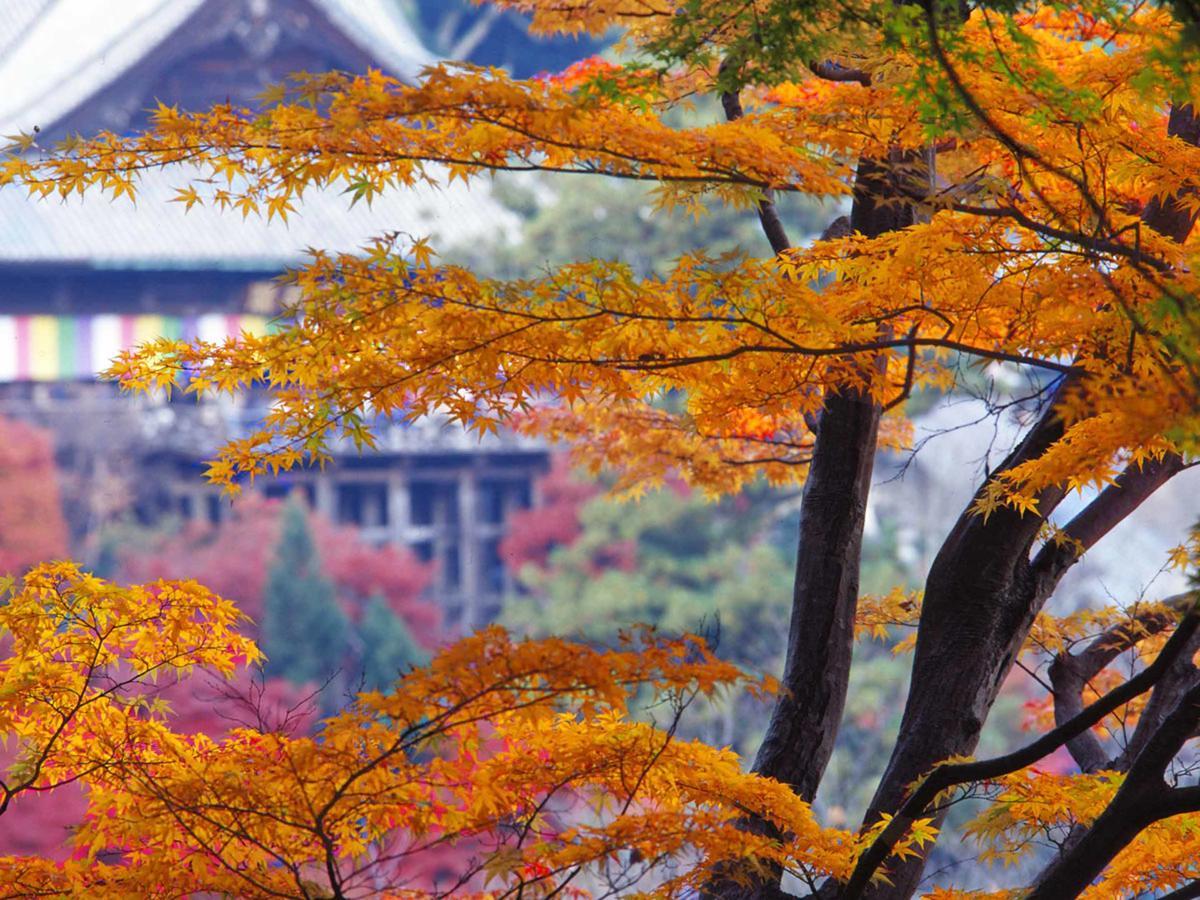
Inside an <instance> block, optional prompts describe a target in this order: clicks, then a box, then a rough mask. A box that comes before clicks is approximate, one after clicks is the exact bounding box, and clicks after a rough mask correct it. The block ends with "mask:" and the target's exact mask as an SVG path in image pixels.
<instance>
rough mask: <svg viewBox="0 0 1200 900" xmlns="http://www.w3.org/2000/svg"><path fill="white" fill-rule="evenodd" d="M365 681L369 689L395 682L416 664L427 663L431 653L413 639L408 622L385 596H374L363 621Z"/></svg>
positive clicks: (363, 673)
mask: <svg viewBox="0 0 1200 900" xmlns="http://www.w3.org/2000/svg"><path fill="white" fill-rule="evenodd" d="M359 635H360V640H361V642H362V684H363V688H364V689H366V690H368V691H374V690H381V689H384V688H386V687H388V686H389V685H391V684H392V682H394V681H395V680H396V679H397V678H398V677H399V676H400V675H401V674H402V673H403V672H406V671H407V670H408V669H409V668H410V667H412V666H419V665H424V664H425V663H426V662H428V661H429V654H428V653H427V652H426V651H425V650H424V649H423V648H422V647H421V646H420V645H419V644H418V643H417V642H416V640H414V639H413V636H412V632H411V631H409V628H408V625H407V623H405V621H404V619H403V618H401V617H400V616H398V615H396V614H395V613H394V612H392V610H391V608H390V607H388V605H387V602H386V601H385V600H384V599H383V598H382V597H372V598H371V601H370V602H369V603H368V604H367V608H366V609H365V610H364V611H363V616H362V621H361V622H360V623H359Z"/></svg>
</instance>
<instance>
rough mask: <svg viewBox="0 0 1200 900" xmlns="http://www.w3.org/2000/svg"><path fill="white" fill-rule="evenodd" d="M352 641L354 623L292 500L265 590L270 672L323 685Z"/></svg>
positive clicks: (265, 646)
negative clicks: (322, 566) (328, 576)
mask: <svg viewBox="0 0 1200 900" xmlns="http://www.w3.org/2000/svg"><path fill="white" fill-rule="evenodd" d="M348 637H349V622H348V621H347V619H346V615H345V613H344V612H343V611H342V609H341V607H340V606H339V605H338V602H337V595H336V592H335V590H334V586H333V583H332V582H331V581H330V580H329V579H328V578H326V577H325V575H324V573H323V572H322V570H321V563H320V559H319V557H318V555H317V548H316V546H315V545H314V543H313V538H312V532H311V531H310V530H309V527H308V518H307V516H306V515H305V512H304V508H303V506H302V505H301V504H300V503H299V502H297V501H292V502H290V503H289V504H288V507H287V509H286V510H285V511H284V515H283V527H282V531H281V533H280V537H279V544H278V546H277V548H276V550H275V561H274V563H272V565H271V570H270V572H269V573H268V575H267V585H266V589H265V590H264V592H263V621H262V635H261V639H260V644H261V646H262V649H263V651H264V652H265V653H266V655H267V663H266V674H267V675H268V676H270V677H279V678H286V679H287V680H288V681H291V682H293V683H295V684H302V683H305V682H317V683H320V682H323V681H325V680H326V679H328V678H329V677H330V676H331V675H332V674H334V673H335V672H336V671H337V669H338V667H339V666H340V665H341V664H342V661H343V659H344V657H345V653H346V645H347V640H348Z"/></svg>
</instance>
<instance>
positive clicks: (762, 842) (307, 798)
mask: <svg viewBox="0 0 1200 900" xmlns="http://www.w3.org/2000/svg"><path fill="white" fill-rule="evenodd" d="M240 618H241V617H240V615H239V613H238V612H237V611H236V609H234V607H233V606H232V605H231V604H230V603H228V602H227V601H225V600H223V599H221V598H219V597H216V596H214V595H212V594H211V593H209V592H208V591H206V590H205V589H203V588H201V587H199V586H198V585H196V584H194V583H170V582H159V583H157V584H154V585H149V586H144V587H131V588H122V587H117V586H114V585H111V584H107V583H105V582H102V581H100V580H99V579H96V578H94V577H92V576H90V575H88V574H86V573H84V572H81V571H80V570H79V569H78V568H76V567H74V566H73V565H70V564H66V563H60V564H53V565H45V566H42V567H39V568H37V569H35V570H34V571H32V572H31V573H30V574H29V575H28V576H26V578H25V579H24V580H23V582H22V583H21V584H20V585H19V586H12V585H10V587H9V589H8V595H7V602H6V603H5V604H4V605H3V606H0V626H2V627H3V628H4V629H5V632H6V633H7V634H8V635H9V638H8V640H9V641H10V645H9V649H8V655H7V656H6V657H5V658H4V660H3V661H2V662H0V732H2V733H3V734H4V736H5V738H6V740H8V741H9V742H15V745H16V747H17V748H18V750H19V754H18V759H17V762H16V763H15V764H14V765H13V766H12V767H10V769H9V771H8V772H7V773H6V774H5V777H4V780H3V783H4V790H5V799H4V806H3V808H7V806H8V801H9V800H10V799H11V798H13V797H15V796H17V795H19V794H20V793H21V792H22V791H26V790H29V791H53V790H54V789H55V787H56V786H59V785H63V784H67V783H71V782H80V783H82V784H83V785H84V787H85V790H86V794H87V798H88V816H87V819H86V820H85V821H84V822H82V823H81V824H80V826H79V828H78V829H77V831H76V832H75V834H74V836H73V839H72V840H73V844H74V846H75V848H76V853H75V855H74V856H73V857H72V858H71V859H69V860H67V861H65V862H53V861H49V860H44V859H36V858H12V857H10V858H2V859H0V879H3V883H4V884H5V885H7V886H8V888H6V889H11V890H13V891H17V892H20V891H25V892H29V893H38V894H41V893H54V892H65V893H68V894H71V895H77V896H105V897H139V898H143V897H159V896H162V897H166V896H172V897H174V896H180V895H184V894H189V893H193V892H197V893H203V892H216V893H228V894H233V895H236V896H245V897H256V896H263V897H265V896H296V897H306V896H313V895H323V894H324V893H329V892H331V891H332V892H334V893H336V895H337V896H356V895H358V894H359V893H361V892H363V891H368V892H371V893H372V895H376V896H396V897H400V896H432V895H438V894H447V893H454V894H455V895H465V894H478V895H480V896H505V895H508V894H510V893H515V892H521V893H522V894H523V895H525V896H537V895H541V894H550V893H553V892H559V891H568V892H569V891H575V892H577V893H587V891H588V890H589V889H590V890H594V891H601V892H604V891H609V890H614V889H615V890H634V889H638V890H646V891H649V892H650V893H652V894H654V895H655V896H664V897H667V896H678V895H680V894H681V893H683V892H685V891H687V890H690V889H695V888H696V887H698V886H699V885H700V884H701V883H703V882H704V880H705V879H706V878H708V877H711V875H712V873H713V872H714V871H715V870H717V869H718V867H726V868H722V869H721V871H728V868H727V867H728V865H729V864H730V863H733V862H738V863H746V862H747V861H749V862H751V863H755V862H757V863H761V864H775V865H783V866H784V867H786V868H788V869H791V870H793V871H796V872H798V873H801V874H804V875H806V876H808V877H820V876H823V875H833V876H835V877H845V876H846V874H848V872H849V869H850V867H851V866H852V864H853V860H854V857H855V854H856V853H857V851H858V849H859V848H860V847H861V846H862V840H863V839H862V838H859V837H856V836H854V835H852V834H850V833H847V832H843V831H837V830H833V829H827V828H822V827H820V826H819V825H818V824H817V823H816V821H815V820H814V818H813V815H812V812H811V810H810V809H809V807H808V805H807V804H805V803H803V802H802V801H800V800H799V799H798V798H797V797H796V796H795V795H794V794H793V793H792V792H791V791H790V790H789V789H788V788H787V787H786V786H784V785H781V784H778V783H776V782H773V781H771V780H769V779H763V778H759V777H757V776H753V775H748V774H745V773H744V772H743V771H742V769H741V767H740V765H739V761H738V759H737V757H736V756H735V755H734V754H732V753H731V752H729V751H727V750H720V749H715V748H712V747H708V746H706V745H704V744H701V743H698V742H689V741H683V740H680V739H677V738H676V737H675V736H674V724H675V718H674V717H675V715H676V714H677V712H678V711H679V709H680V708H682V707H683V706H685V705H686V703H687V702H688V700H689V699H690V698H692V697H694V696H696V695H700V694H704V695H710V694H712V693H713V692H714V691H717V690H719V689H721V688H723V687H726V686H730V685H733V684H735V683H738V682H744V681H745V678H744V676H743V675H742V674H741V673H740V672H739V671H738V670H737V669H736V668H735V667H733V666H731V665H729V664H726V663H723V662H721V661H719V660H717V659H716V658H714V657H713V656H712V655H711V654H710V653H709V652H708V651H707V649H705V647H704V646H703V643H702V642H701V641H699V640H698V639H694V638H682V639H677V640H665V639H662V638H660V637H658V636H657V635H655V634H653V633H652V632H646V631H642V632H637V633H635V634H631V635H629V636H627V637H626V638H624V639H623V642H622V644H621V645H620V646H618V647H616V648H615V649H596V648H593V647H589V646H584V645H579V644H573V643H570V642H566V641H561V640H555V639H550V640H543V641H536V642H520V643H519V642H514V641H512V640H510V639H509V637H508V636H507V635H506V634H505V633H504V632H503V631H501V630H499V629H496V628H492V629H488V630H485V631H482V632H479V633H477V634H475V635H473V636H471V637H469V638H466V639H464V640H462V641H460V642H458V643H457V644H455V645H453V646H450V647H448V648H446V649H445V650H444V651H442V652H441V653H440V654H439V655H438V656H437V657H436V658H435V659H434V660H433V662H432V663H431V664H430V665H429V666H427V667H425V668H423V669H418V670H414V671H412V672H410V673H409V674H407V675H406V676H404V677H403V678H402V679H401V680H400V681H398V682H397V684H396V685H395V687H394V689H392V690H391V691H389V692H384V693H365V694H362V695H360V696H359V697H358V698H357V699H356V700H355V701H354V702H353V703H352V704H351V705H350V706H348V707H347V708H346V709H345V710H344V711H342V712H341V713H339V714H337V715H335V716H334V717H332V718H330V719H328V720H326V721H325V722H323V723H322V725H321V727H320V728H319V729H318V730H317V731H316V732H315V733H314V734H313V735H297V734H288V733H281V732H271V731H266V732H264V731H258V730H254V729H249V728H240V729H234V730H233V731H231V732H230V733H229V734H228V735H227V736H225V737H223V738H220V739H215V738H212V737H209V736H206V735H203V734H188V735H183V734H178V733H175V732H173V731H172V729H171V723H170V710H169V709H168V708H166V706H165V705H164V704H162V703H161V702H158V701H156V700H154V699H153V690H152V686H153V681H154V679H155V678H156V676H157V675H159V674H163V673H166V672H167V671H178V672H182V671H187V670H191V669H195V668H206V669H210V670H213V671H215V672H217V673H220V674H222V675H229V674H231V673H232V672H233V671H234V669H235V667H236V666H238V665H244V664H248V663H253V662H255V661H257V660H258V659H259V658H260V655H259V653H258V651H257V649H256V648H255V647H254V645H253V643H252V642H250V641H249V640H248V639H246V638H244V637H241V636H239V635H238V634H237V632H236V630H235V626H236V625H237V623H238V622H239V620H240ZM770 687H771V685H770V684H768V683H764V682H759V683H757V687H756V689H759V690H762V689H770ZM639 696H640V697H642V698H643V699H644V697H645V696H653V697H657V698H659V705H657V706H654V707H652V709H653V710H656V714H657V715H660V716H666V717H667V718H668V719H670V721H669V722H665V723H660V725H659V726H657V727H656V725H655V724H654V723H653V721H648V720H646V719H645V718H644V717H643V718H641V719H638V718H635V717H633V716H631V703H632V702H633V701H634V700H635V699H636V698H638V697H639ZM746 814H754V815H756V816H761V817H763V818H764V819H765V820H766V821H768V822H770V823H772V824H773V825H774V826H775V827H777V828H778V829H780V832H781V833H782V834H784V835H785V837H784V838H783V839H782V840H780V839H772V838H768V837H765V836H761V835H756V834H754V833H752V832H750V831H746V830H743V829H741V828H739V827H738V822H739V820H740V819H741V818H742V817H743V816H744V815H746ZM930 836H931V832H930V831H929V829H928V828H926V829H925V831H922V832H920V833H917V834H914V836H913V841H917V842H923V841H926V840H928V839H929V838H930ZM441 847H450V848H454V850H455V854H454V857H453V858H454V859H455V860H456V863H455V865H454V866H453V867H452V870H451V871H450V872H448V873H443V881H442V883H441V884H431V883H428V882H427V881H424V880H423V879H422V878H421V877H419V875H418V874H416V873H421V872H422V871H423V870H422V869H421V860H422V856H423V854H426V853H428V852H430V851H432V850H436V849H438V848H441ZM911 847H912V841H910V842H908V843H906V844H905V845H904V846H903V847H902V850H903V851H908V852H911Z"/></svg>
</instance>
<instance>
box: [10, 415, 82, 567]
mask: <svg viewBox="0 0 1200 900" xmlns="http://www.w3.org/2000/svg"><path fill="white" fill-rule="evenodd" d="M66 555H67V526H66V522H65V520H64V519H63V513H62V506H61V501H60V499H59V493H58V475H57V472H56V471H55V467H54V446H53V443H52V442H51V439H50V435H49V434H48V433H47V432H45V431H42V430H41V429H40V428H35V427H34V426H32V425H27V424H26V423H24V422H18V421H15V420H13V419H6V418H3V417H0V575H3V574H5V573H13V574H17V573H20V572H21V571H22V570H23V569H25V568H27V567H28V566H31V565H33V564H34V563H38V562H44V561H46V560H50V559H62V558H63V557H65V556H66Z"/></svg>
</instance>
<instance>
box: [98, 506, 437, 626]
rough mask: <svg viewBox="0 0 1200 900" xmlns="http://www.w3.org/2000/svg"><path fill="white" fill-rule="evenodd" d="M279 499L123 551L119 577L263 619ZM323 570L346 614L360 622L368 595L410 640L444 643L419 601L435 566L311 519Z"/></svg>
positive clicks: (432, 612) (433, 615)
mask: <svg viewBox="0 0 1200 900" xmlns="http://www.w3.org/2000/svg"><path fill="white" fill-rule="evenodd" d="M282 510H283V504H282V503H281V502H280V501H278V500H266V499H263V498H261V497H255V496H247V497H243V498H241V499H239V500H238V501H237V503H236V504H234V507H233V515H232V516H230V517H229V518H227V519H226V520H225V521H223V522H221V523H220V524H219V525H215V526H213V525H208V524H199V523H192V524H189V525H188V526H186V527H185V528H184V529H183V530H182V531H180V532H179V533H177V534H174V535H171V536H169V537H167V538H165V539H163V540H162V541H160V542H159V543H158V544H157V545H156V546H155V547H154V548H153V549H152V550H150V551H138V550H126V551H125V552H124V553H123V554H122V556H121V569H122V571H121V578H122V580H124V581H127V582H139V583H140V582H148V581H153V580H155V579H157V578H192V579H195V580H196V581H199V582H200V583H201V584H203V585H204V586H205V587H208V588H211V589H212V590H213V591H214V592H215V593H217V594H220V595H221V596H223V597H228V598H229V599H230V600H232V601H233V602H234V603H236V604H237V605H238V607H239V608H240V609H241V610H242V611H243V612H245V613H246V614H247V615H248V616H250V618H251V619H254V620H259V619H261V618H262V611H263V589H264V587H265V584H266V580H267V572H268V571H269V570H270V568H271V562H272V559H273V556H274V553H275V546H276V543H277V542H278V539H279V527H280V514H281V512H282ZM309 525H310V527H311V528H312V530H313V540H314V542H315V543H316V545H317V547H318V548H319V551H320V555H321V566H322V568H323V569H324V571H325V574H326V576H327V577H328V578H329V580H330V581H332V582H333V583H334V586H335V587H336V588H337V594H338V600H339V601H340V602H341V604H342V607H343V609H345V611H346V613H347V615H349V616H350V617H351V618H352V619H353V620H355V621H357V620H358V619H359V617H360V616H361V614H362V610H363V608H364V607H365V605H366V602H367V601H368V600H370V599H371V597H373V596H376V595H379V596H382V597H383V598H384V599H385V600H386V601H387V604H388V606H389V607H390V608H391V609H392V611H393V612H394V613H395V614H396V615H398V616H400V617H401V618H402V619H404V621H405V623H406V624H407V625H408V627H409V629H410V630H411V631H412V634H413V637H414V638H415V639H416V641H417V642H418V643H420V644H421V645H422V646H424V647H428V648H433V647H434V646H436V645H437V643H438V642H439V640H440V639H441V633H440V627H441V610H439V609H438V608H437V607H436V606H435V605H433V604H432V603H429V602H427V601H425V600H422V599H421V594H422V593H423V592H424V590H425V588H426V587H428V585H429V583H430V582H431V581H432V579H433V572H434V564H432V563H423V562H421V561H420V560H419V559H418V558H417V557H416V555H415V554H414V553H413V552H412V551H410V550H409V549H408V548H406V547H373V546H371V545H370V544H366V543H364V542H363V541H362V540H361V538H360V537H359V536H358V534H357V532H355V531H354V529H352V528H342V527H338V526H336V525H333V524H331V523H330V522H328V521H326V520H325V519H324V518H322V517H321V516H319V515H317V514H316V513H310V514H309Z"/></svg>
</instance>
